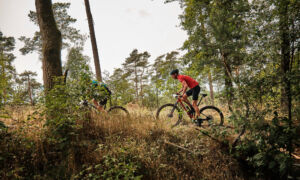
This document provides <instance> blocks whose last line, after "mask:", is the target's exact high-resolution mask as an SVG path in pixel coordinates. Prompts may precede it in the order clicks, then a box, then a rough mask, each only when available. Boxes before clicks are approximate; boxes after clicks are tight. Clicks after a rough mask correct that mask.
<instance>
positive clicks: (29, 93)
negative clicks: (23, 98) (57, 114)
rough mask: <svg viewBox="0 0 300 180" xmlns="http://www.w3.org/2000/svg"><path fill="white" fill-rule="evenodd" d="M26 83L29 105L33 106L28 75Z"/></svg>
mask: <svg viewBox="0 0 300 180" xmlns="http://www.w3.org/2000/svg"><path fill="white" fill-rule="evenodd" d="M27 84H28V96H29V99H30V105H31V106H33V105H34V103H33V99H32V90H31V81H30V75H28V76H27Z"/></svg>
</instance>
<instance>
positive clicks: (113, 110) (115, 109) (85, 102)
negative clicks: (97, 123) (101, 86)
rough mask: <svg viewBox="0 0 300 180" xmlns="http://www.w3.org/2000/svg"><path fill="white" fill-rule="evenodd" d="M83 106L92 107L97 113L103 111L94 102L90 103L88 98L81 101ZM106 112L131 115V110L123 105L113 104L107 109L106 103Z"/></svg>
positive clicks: (115, 114)
mask: <svg viewBox="0 0 300 180" xmlns="http://www.w3.org/2000/svg"><path fill="white" fill-rule="evenodd" d="M80 104H81V105H82V106H84V107H88V108H90V109H91V110H93V111H95V112H97V113H101V112H100V111H99V110H98V109H97V107H96V106H95V105H94V104H93V103H90V102H89V101H88V100H83V101H82V102H81V103H80ZM103 108H104V110H105V112H106V113H107V114H108V115H110V116H119V117H120V116H125V117H126V116H127V117H128V116H129V112H128V110H127V109H126V108H124V107H122V106H111V107H110V108H109V109H108V110H106V109H107V108H106V105H105V106H104V107H103Z"/></svg>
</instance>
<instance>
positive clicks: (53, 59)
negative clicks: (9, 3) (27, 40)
mask: <svg viewBox="0 0 300 180" xmlns="http://www.w3.org/2000/svg"><path fill="white" fill-rule="evenodd" d="M35 6H36V12H37V18H38V23H39V27H40V32H41V35H42V44H43V47H42V54H43V59H42V62H43V79H44V87H45V90H46V92H47V91H48V90H50V89H52V88H53V86H54V78H55V77H58V76H62V66H61V45H62V39H61V33H60V31H59V30H58V28H57V26H56V22H55V19H54V16H53V11H52V1H51V0H35Z"/></svg>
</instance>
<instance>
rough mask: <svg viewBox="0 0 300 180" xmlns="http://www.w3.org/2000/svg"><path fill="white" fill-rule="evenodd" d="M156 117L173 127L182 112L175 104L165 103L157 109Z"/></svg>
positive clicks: (178, 120)
mask: <svg viewBox="0 0 300 180" xmlns="http://www.w3.org/2000/svg"><path fill="white" fill-rule="evenodd" d="M157 119H158V120H159V121H160V123H162V124H164V125H166V126H170V127H174V126H176V125H178V124H179V123H180V120H181V119H182V113H181V112H180V111H179V109H178V108H177V107H176V106H174V105H172V104H167V105H164V106H162V107H161V108H160V109H159V111H158V112H157Z"/></svg>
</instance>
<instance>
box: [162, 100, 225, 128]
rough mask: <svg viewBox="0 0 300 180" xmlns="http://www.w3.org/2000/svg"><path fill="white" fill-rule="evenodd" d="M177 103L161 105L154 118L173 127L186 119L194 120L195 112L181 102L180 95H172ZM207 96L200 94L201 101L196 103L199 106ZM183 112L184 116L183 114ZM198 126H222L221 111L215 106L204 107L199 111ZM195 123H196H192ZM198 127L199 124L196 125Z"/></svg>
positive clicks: (222, 116)
mask: <svg viewBox="0 0 300 180" xmlns="http://www.w3.org/2000/svg"><path fill="white" fill-rule="evenodd" d="M174 96H175V98H176V99H177V101H176V102H175V103H174V104H165V105H162V106H161V107H160V108H159V109H158V110H157V112H156V118H157V119H159V120H162V121H163V122H164V123H167V124H169V125H171V126H172V127H175V126H177V125H179V124H180V123H181V122H182V120H183V119H184V118H185V117H187V118H190V119H191V120H193V119H195V115H196V113H195V110H194V108H193V107H191V106H190V105H188V104H187V103H186V102H184V101H182V100H181V97H182V96H180V95H178V94H176V95H174ZM206 96H207V94H201V99H200V101H199V102H198V104H197V106H199V105H200V104H201V102H202V100H203V99H204V98H205V97H206ZM184 112H185V114H184ZM200 115H201V116H200V119H199V120H200V124H201V127H209V126H213V125H214V126H222V125H223V123H224V115H223V113H222V112H221V110H220V109H219V108H217V107H215V106H204V107H202V108H201V109H200ZM193 123H196V122H193ZM198 125H199V124H198Z"/></svg>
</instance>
